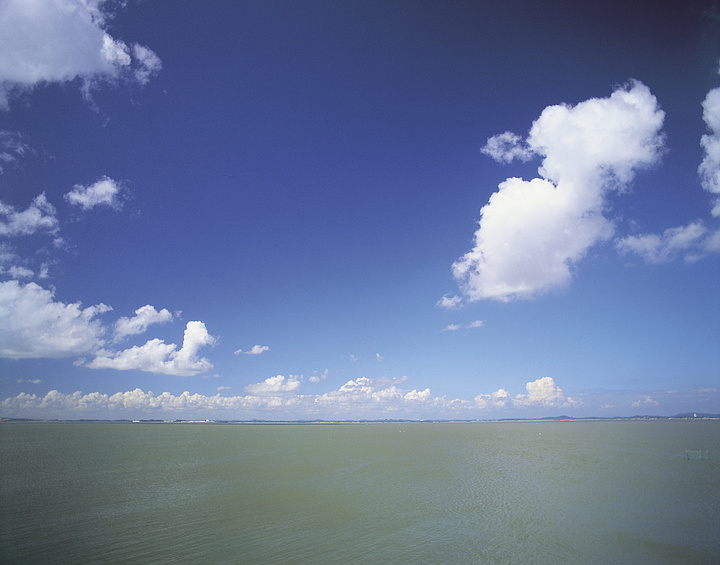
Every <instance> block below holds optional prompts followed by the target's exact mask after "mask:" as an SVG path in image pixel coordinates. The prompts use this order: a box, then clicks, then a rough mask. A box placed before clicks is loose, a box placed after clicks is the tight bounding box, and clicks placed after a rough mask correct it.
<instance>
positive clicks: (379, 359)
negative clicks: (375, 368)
mask: <svg viewBox="0 0 720 565" xmlns="http://www.w3.org/2000/svg"><path fill="white" fill-rule="evenodd" d="M375 359H376V360H377V362H378V363H382V362H383V361H384V360H385V358H384V357H383V356H382V355H380V354H379V353H376V354H375Z"/></svg>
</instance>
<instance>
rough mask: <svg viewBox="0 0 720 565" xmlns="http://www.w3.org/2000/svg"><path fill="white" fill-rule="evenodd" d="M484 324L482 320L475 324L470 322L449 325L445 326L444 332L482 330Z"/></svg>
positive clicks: (476, 321)
mask: <svg viewBox="0 0 720 565" xmlns="http://www.w3.org/2000/svg"><path fill="white" fill-rule="evenodd" d="M483 324H484V322H483V321H482V320H475V321H474V322H469V323H467V324H449V325H447V326H445V327H444V328H443V329H442V331H444V332H454V331H457V330H460V329H466V330H471V329H473V328H482V327H483Z"/></svg>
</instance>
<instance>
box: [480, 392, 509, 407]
mask: <svg viewBox="0 0 720 565" xmlns="http://www.w3.org/2000/svg"><path fill="white" fill-rule="evenodd" d="M511 402H512V399H511V398H510V393H509V392H508V391H506V390H505V389H504V388H501V389H498V390H497V391H495V392H491V393H490V394H478V395H477V396H476V397H475V406H477V407H478V408H480V409H481V410H485V409H487V408H506V407H507V406H509V405H510V403H511Z"/></svg>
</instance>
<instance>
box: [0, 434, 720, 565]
mask: <svg viewBox="0 0 720 565" xmlns="http://www.w3.org/2000/svg"><path fill="white" fill-rule="evenodd" d="M0 438H1V443H0V448H1V456H2V461H1V463H2V467H1V469H2V471H1V472H2V482H1V486H2V491H1V494H0V513H1V518H0V527H1V528H2V529H1V530H0V562H2V563H4V564H14V563H32V564H37V563H44V564H53V563H72V564H82V563H92V564H95V565H97V564H103V563H108V564H110V563H112V564H121V563H133V564H138V563H158V564H159V563H168V564H171V563H172V564H176V563H192V564H202V563H213V564H215V563H252V564H266V563H307V564H310V563H312V564H322V563H341V564H351V563H372V564H375V563H378V564H379V563H402V564H408V563H418V564H433V563H437V564H441V563H443V564H446V563H487V564H527V563H533V564H552V565H556V564H557V563H573V564H608V563H618V564H635V563H637V564H640V563H642V564H645V563H653V564H663V563H668V564H670V563H672V564H676V563H703V564H704V563H707V564H717V563H720V461H719V460H718V455H717V454H718V453H720V422H711V421H650V422H620V421H610V422H542V423H535V422H521V423H509V422H508V423H473V424H469V423H468V424H449V423H408V424H405V423H394V424H369V425H362V424H357V425H202V424H102V423H27V424H2V425H0ZM688 450H708V454H709V459H708V460H705V459H689V458H688V457H687V455H686V453H685V452H686V451H688Z"/></svg>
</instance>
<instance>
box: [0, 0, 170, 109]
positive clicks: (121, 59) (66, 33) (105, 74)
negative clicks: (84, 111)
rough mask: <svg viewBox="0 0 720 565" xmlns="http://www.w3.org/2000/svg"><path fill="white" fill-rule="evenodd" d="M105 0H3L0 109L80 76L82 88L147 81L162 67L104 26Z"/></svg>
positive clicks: (0, 7)
mask: <svg viewBox="0 0 720 565" xmlns="http://www.w3.org/2000/svg"><path fill="white" fill-rule="evenodd" d="M113 5H114V3H108V2H104V1H103V0H4V1H3V2H0V110H7V109H8V108H9V101H10V99H11V98H12V97H13V96H15V95H19V94H22V93H23V92H26V91H29V90H31V89H33V88H34V87H36V86H39V85H43V84H48V83H53V82H59V83H62V82H69V81H72V80H74V79H77V78H80V79H81V80H82V81H83V83H84V87H83V88H84V90H85V92H86V93H87V92H88V91H89V90H91V89H92V88H94V87H95V86H97V84H98V82H100V81H103V80H104V81H110V82H113V81H117V80H125V81H129V82H134V83H136V84H139V85H141V86H142V85H144V84H145V83H147V82H148V80H149V79H150V76H152V75H153V74H154V73H156V72H158V71H159V70H160V67H161V63H160V59H159V58H158V56H157V55H156V54H155V53H153V52H152V51H151V50H150V49H149V48H147V47H144V46H141V45H137V44H136V45H133V46H132V47H129V46H128V45H127V44H126V43H125V42H123V41H122V40H119V39H116V38H114V37H112V36H111V35H110V34H109V33H108V32H107V31H106V30H105V29H104V26H105V22H106V19H107V17H108V13H107V12H106V11H105V9H106V8H109V7H111V6H113Z"/></svg>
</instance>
